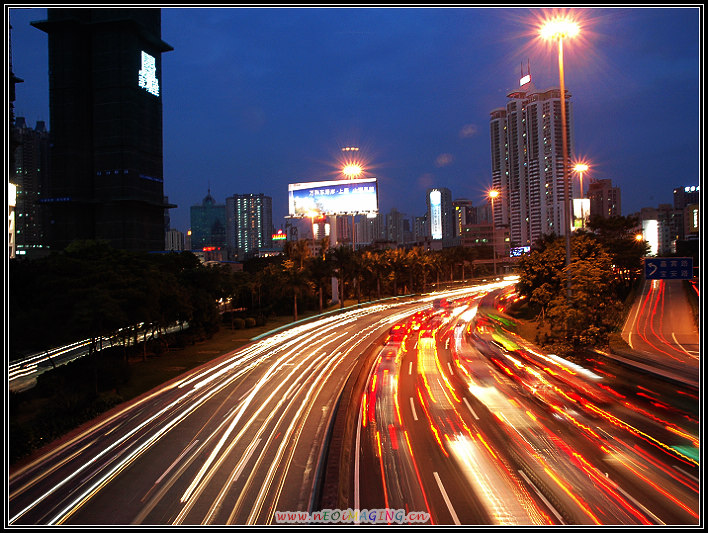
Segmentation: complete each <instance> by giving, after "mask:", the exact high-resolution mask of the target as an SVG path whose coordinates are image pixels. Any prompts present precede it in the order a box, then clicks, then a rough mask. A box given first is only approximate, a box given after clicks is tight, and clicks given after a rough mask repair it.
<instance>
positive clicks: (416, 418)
mask: <svg viewBox="0 0 708 533" xmlns="http://www.w3.org/2000/svg"><path fill="white" fill-rule="evenodd" d="M408 399H409V400H410V402H411V411H412V412H413V420H415V421H416V422H417V421H418V415H417V414H416V413H415V405H414V404H413V397H412V396H411V397H410V398H408Z"/></svg>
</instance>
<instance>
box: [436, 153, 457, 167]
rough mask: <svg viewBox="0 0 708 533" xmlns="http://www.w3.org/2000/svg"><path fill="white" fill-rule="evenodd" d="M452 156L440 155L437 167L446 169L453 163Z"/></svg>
mask: <svg viewBox="0 0 708 533" xmlns="http://www.w3.org/2000/svg"><path fill="white" fill-rule="evenodd" d="M452 159H453V158H452V154H440V155H439V156H438V157H437V159H436V160H435V166H438V167H446V166H448V165H450V164H451V163H452Z"/></svg>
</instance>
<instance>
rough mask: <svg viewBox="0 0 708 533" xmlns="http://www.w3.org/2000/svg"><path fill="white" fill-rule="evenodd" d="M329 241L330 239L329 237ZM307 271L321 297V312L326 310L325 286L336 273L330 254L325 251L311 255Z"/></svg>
mask: <svg viewBox="0 0 708 533" xmlns="http://www.w3.org/2000/svg"><path fill="white" fill-rule="evenodd" d="M327 241H328V242H329V239H327ZM306 272H307V274H308V276H309V278H310V281H311V282H312V283H313V284H314V285H315V287H316V288H317V292H318V297H319V309H320V313H322V311H323V310H324V287H325V286H326V284H327V282H328V281H329V280H330V279H331V278H332V275H333V274H334V266H333V265H332V259H331V257H330V254H327V253H323V254H320V255H318V256H316V257H311V258H310V259H309V260H308V261H307V264H306Z"/></svg>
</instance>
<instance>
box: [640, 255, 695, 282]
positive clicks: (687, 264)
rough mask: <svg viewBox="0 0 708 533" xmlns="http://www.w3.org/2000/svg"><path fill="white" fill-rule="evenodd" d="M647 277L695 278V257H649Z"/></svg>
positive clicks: (647, 260)
mask: <svg viewBox="0 0 708 533" xmlns="http://www.w3.org/2000/svg"><path fill="white" fill-rule="evenodd" d="M644 277H645V278H646V279H693V257H647V258H645V259H644Z"/></svg>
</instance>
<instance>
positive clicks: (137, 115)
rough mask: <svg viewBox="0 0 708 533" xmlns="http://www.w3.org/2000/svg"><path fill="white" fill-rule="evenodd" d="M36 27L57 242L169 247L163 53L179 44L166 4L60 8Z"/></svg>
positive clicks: (52, 230)
mask: <svg viewBox="0 0 708 533" xmlns="http://www.w3.org/2000/svg"><path fill="white" fill-rule="evenodd" d="M32 25H33V26H35V27H36V28H39V29H40V30H42V31H44V32H46V33H47V34H48V36H49V39H48V42H49V111H50V124H51V131H50V140H51V143H52V148H51V150H50V158H51V169H52V173H51V176H50V179H49V180H48V189H47V191H46V194H45V197H44V198H43V199H42V202H43V204H44V205H46V206H47V208H48V217H47V222H48V226H47V227H48V230H47V232H48V236H49V242H50V245H51V246H52V248H53V249H62V248H64V247H65V246H66V245H67V244H69V243H70V242H71V241H72V240H74V239H101V240H106V241H108V242H109V243H110V244H111V245H113V246H115V247H116V248H122V249H128V250H146V251H147V250H163V249H164V246H165V234H164V210H165V208H166V207H167V206H166V205H165V204H164V194H163V168H162V87H161V80H162V60H161V54H162V53H163V52H168V51H170V50H172V47H171V46H169V45H168V44H166V43H165V42H163V41H162V40H161V37H160V33H161V29H160V26H161V15H160V10H159V9H144V8H135V9H129V8H95V9H93V8H54V9H48V10H47V20H44V21H39V22H33V23H32Z"/></svg>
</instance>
